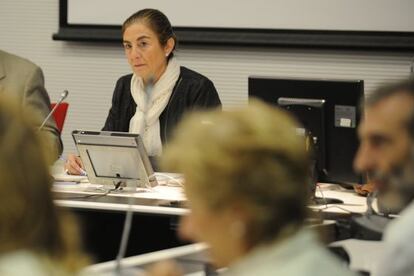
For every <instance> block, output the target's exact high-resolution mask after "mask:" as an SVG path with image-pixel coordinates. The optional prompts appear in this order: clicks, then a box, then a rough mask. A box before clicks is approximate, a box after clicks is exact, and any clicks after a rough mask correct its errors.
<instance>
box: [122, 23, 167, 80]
mask: <svg viewBox="0 0 414 276" xmlns="http://www.w3.org/2000/svg"><path fill="white" fill-rule="evenodd" d="M123 44H124V49H125V55H126V57H127V59H128V63H129V65H131V68H132V71H133V72H134V73H135V74H137V75H138V76H140V77H141V78H143V80H144V82H147V81H148V80H149V79H151V78H152V79H153V80H154V81H157V80H158V79H159V78H160V76H161V75H162V74H163V73H164V71H165V68H166V67H167V55H169V54H170V53H171V51H172V49H173V46H174V41H173V39H170V40H168V42H167V44H166V45H165V46H162V45H161V44H160V42H159V40H158V37H157V35H156V34H155V33H154V32H153V31H152V30H151V29H150V28H148V27H147V26H146V25H145V24H143V23H141V22H137V23H134V24H132V25H130V26H129V27H128V28H126V29H125V32H124V34H123Z"/></svg>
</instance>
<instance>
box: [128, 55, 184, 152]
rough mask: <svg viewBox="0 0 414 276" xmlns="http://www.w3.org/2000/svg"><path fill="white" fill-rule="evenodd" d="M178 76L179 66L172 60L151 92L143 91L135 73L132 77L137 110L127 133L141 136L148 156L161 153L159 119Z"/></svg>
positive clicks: (142, 86)
mask: <svg viewBox="0 0 414 276" xmlns="http://www.w3.org/2000/svg"><path fill="white" fill-rule="evenodd" d="M179 75H180V65H179V64H178V62H177V61H176V60H175V59H174V58H172V59H171V60H170V61H169V62H168V65H167V68H166V69H165V72H164V73H163V74H162V76H161V77H160V79H159V80H158V81H157V82H156V83H155V84H154V85H153V88H152V90H151V91H145V90H144V82H143V80H142V78H141V77H139V76H137V75H135V73H134V74H133V76H132V79H131V94H132V97H133V98H134V101H135V103H136V104H137V109H136V111H135V115H134V116H133V117H132V118H131V120H130V121H129V132H130V133H137V134H140V135H141V137H142V139H143V142H144V146H145V149H146V150H147V153H148V155H150V156H159V155H161V153H162V144H161V134H160V120H159V117H160V115H161V113H162V112H163V110H164V109H165V107H166V106H167V104H168V101H169V99H170V96H171V94H172V91H173V89H174V85H175V83H176V82H177V80H178V77H179ZM147 92H149V93H150V95H148V93H147Z"/></svg>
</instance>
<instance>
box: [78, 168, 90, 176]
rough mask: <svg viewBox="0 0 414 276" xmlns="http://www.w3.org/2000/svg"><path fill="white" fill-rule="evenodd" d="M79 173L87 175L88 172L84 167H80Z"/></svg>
mask: <svg viewBox="0 0 414 276" xmlns="http://www.w3.org/2000/svg"><path fill="white" fill-rule="evenodd" d="M80 175H82V176H87V175H88V174H87V173H86V171H85V170H84V169H82V168H80Z"/></svg>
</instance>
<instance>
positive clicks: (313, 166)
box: [310, 158, 344, 205]
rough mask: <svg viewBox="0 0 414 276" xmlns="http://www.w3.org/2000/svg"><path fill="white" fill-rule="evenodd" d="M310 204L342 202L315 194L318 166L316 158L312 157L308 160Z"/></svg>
mask: <svg viewBox="0 0 414 276" xmlns="http://www.w3.org/2000/svg"><path fill="white" fill-rule="evenodd" d="M310 170H311V171H310V175H311V177H310V204H312V205H327V204H342V203H344V202H343V201H342V200H340V199H337V198H329V197H318V196H316V195H315V192H316V185H317V183H318V179H319V171H320V170H319V168H318V164H317V162H316V159H314V158H312V159H311V161H310Z"/></svg>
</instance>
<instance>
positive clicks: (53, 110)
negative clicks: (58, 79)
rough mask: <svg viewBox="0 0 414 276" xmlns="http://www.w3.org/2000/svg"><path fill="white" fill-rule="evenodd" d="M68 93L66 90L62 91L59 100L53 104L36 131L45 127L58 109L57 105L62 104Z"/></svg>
mask: <svg viewBox="0 0 414 276" xmlns="http://www.w3.org/2000/svg"><path fill="white" fill-rule="evenodd" d="M68 94H69V91H68V90H63V92H62V94H60V99H59V101H58V102H57V103H56V104H55V106H54V107H53V109H52V110H51V111H50V112H49V114H47V116H46V119H44V120H43V122H42V124H41V125H40V127H39V128H38V129H37V130H38V131H40V130H42V129H43V127H44V126H45V124H46V122H47V120H49V118H50V116H52V114H53V113H55V111H56V109H57V108H58V107H59V105H60V104H61V103H62V102H63V100H64V99H66V97H67V96H68Z"/></svg>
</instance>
